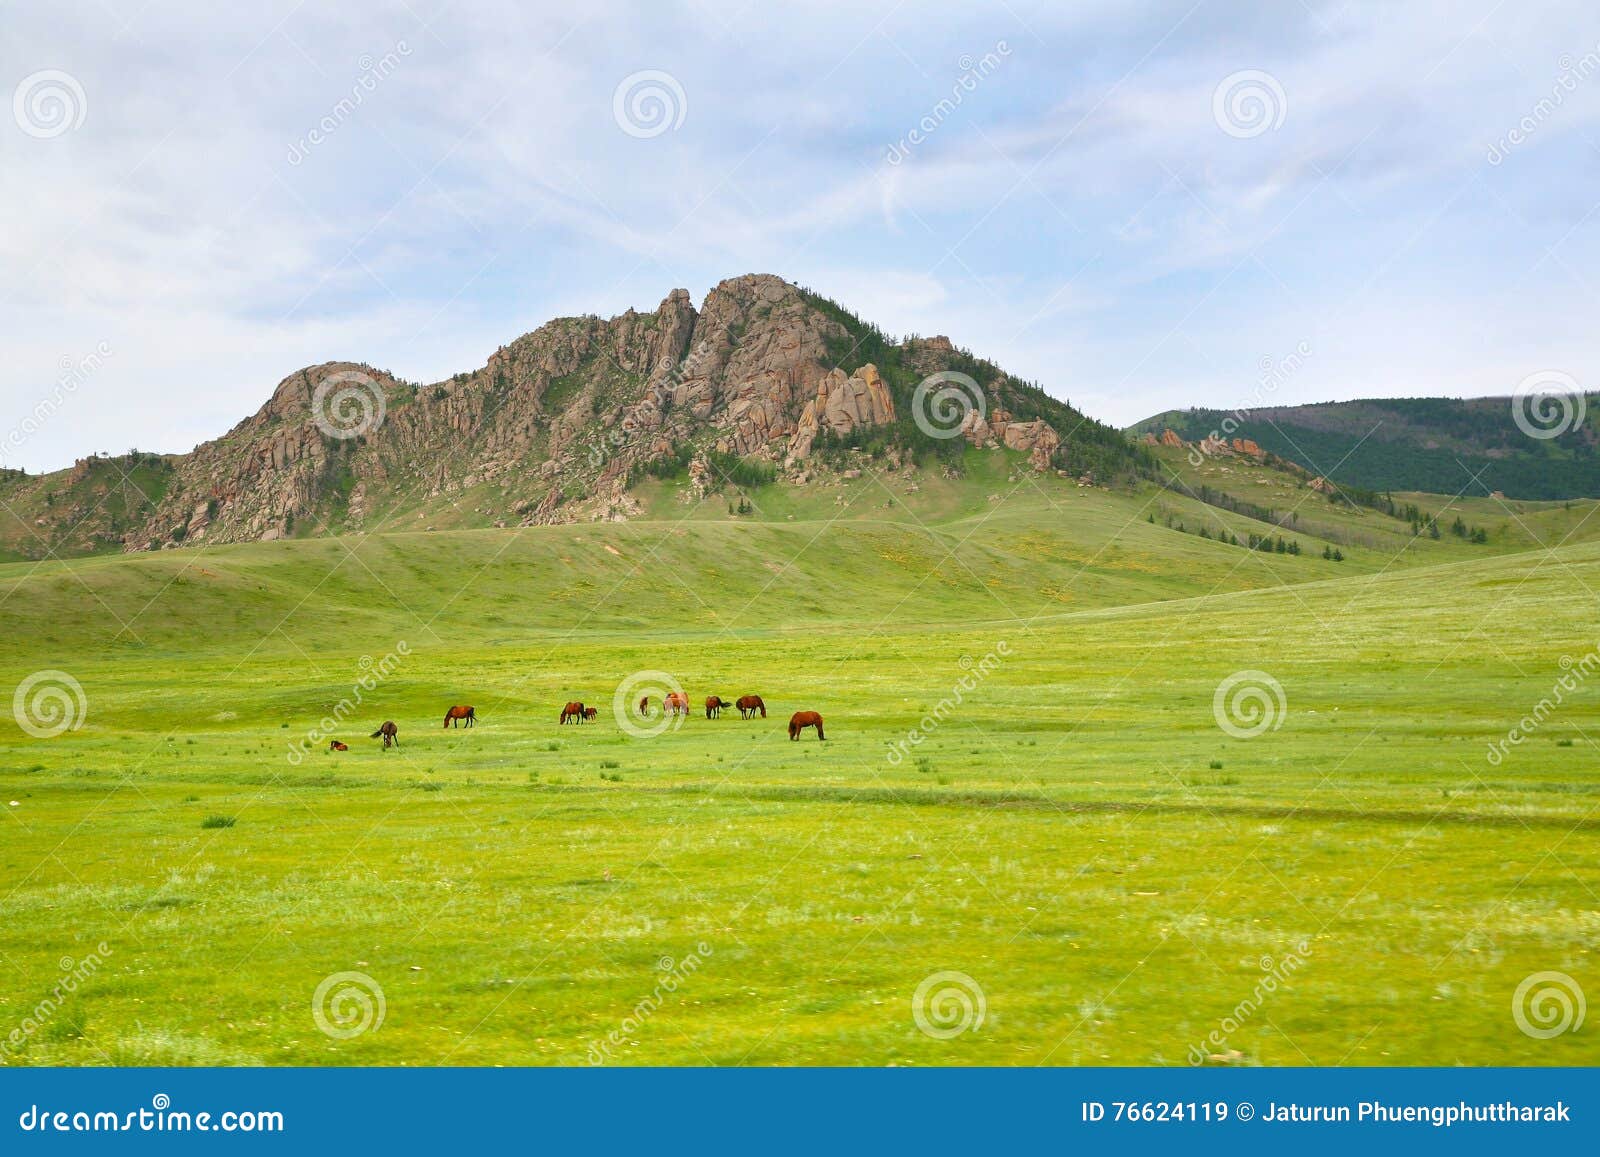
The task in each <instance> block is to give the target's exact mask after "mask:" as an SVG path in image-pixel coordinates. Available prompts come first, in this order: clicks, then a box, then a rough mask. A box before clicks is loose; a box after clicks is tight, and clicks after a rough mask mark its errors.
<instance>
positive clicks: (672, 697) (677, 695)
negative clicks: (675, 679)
mask: <svg viewBox="0 0 1600 1157" xmlns="http://www.w3.org/2000/svg"><path fill="white" fill-rule="evenodd" d="M661 704H662V709H663V710H665V711H666V713H667V714H668V715H687V714H689V697H688V696H687V695H685V694H684V693H683V692H682V691H668V692H667V695H666V698H665V699H663V700H662V701H661Z"/></svg>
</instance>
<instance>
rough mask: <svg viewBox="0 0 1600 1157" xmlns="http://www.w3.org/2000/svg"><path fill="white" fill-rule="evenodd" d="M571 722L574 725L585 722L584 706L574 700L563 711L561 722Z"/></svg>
mask: <svg viewBox="0 0 1600 1157" xmlns="http://www.w3.org/2000/svg"><path fill="white" fill-rule="evenodd" d="M568 720H571V721H572V722H573V723H582V722H583V704H582V703H579V702H578V701H577V700H576V699H574V700H573V701H572V702H571V703H568V704H567V705H566V706H565V707H563V708H562V709H561V722H563V723H566V722H567V721H568Z"/></svg>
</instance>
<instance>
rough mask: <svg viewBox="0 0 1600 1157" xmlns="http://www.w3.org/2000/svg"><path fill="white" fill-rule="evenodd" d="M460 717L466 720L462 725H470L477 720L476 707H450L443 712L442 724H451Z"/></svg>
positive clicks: (447, 725)
mask: <svg viewBox="0 0 1600 1157" xmlns="http://www.w3.org/2000/svg"><path fill="white" fill-rule="evenodd" d="M461 719H465V720H466V723H465V724H463V726H465V727H471V726H472V725H473V724H474V723H476V722H477V721H478V709H477V708H476V707H452V708H450V710H448V711H446V712H445V713H444V725H445V726H446V727H451V726H453V725H454V724H455V723H456V721H457V720H461Z"/></svg>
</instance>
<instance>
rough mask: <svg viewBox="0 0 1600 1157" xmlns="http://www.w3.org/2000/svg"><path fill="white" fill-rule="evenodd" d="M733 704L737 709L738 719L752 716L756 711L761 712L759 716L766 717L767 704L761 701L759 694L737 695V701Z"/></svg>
mask: <svg viewBox="0 0 1600 1157" xmlns="http://www.w3.org/2000/svg"><path fill="white" fill-rule="evenodd" d="M734 706H735V707H737V708H738V709H739V718H740V719H750V718H753V717H754V716H755V713H756V712H757V711H759V712H761V718H763V719H765V718H766V717H767V705H766V704H765V703H763V702H761V696H759V695H741V696H739V702H737V703H735V704H734Z"/></svg>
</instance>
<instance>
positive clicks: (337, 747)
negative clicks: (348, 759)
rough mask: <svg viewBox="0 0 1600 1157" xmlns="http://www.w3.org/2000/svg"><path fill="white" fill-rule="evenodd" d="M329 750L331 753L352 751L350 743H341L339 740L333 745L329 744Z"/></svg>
mask: <svg viewBox="0 0 1600 1157" xmlns="http://www.w3.org/2000/svg"><path fill="white" fill-rule="evenodd" d="M328 750H329V751H349V750H350V745H349V744H348V743H340V742H339V741H338V740H337V739H335V740H334V741H333V742H332V743H330V744H328Z"/></svg>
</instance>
